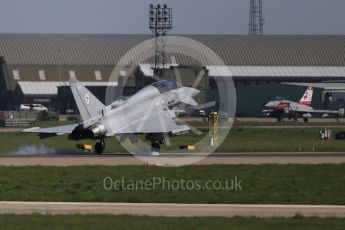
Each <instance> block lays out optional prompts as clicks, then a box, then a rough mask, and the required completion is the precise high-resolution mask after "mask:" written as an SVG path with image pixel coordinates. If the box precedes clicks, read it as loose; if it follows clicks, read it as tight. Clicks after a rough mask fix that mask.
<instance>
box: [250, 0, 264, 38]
mask: <svg viewBox="0 0 345 230" xmlns="http://www.w3.org/2000/svg"><path fill="white" fill-rule="evenodd" d="M263 33H264V18H263V17H262V0H250V7H249V35H262V34H263Z"/></svg>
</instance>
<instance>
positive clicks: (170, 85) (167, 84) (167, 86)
mask: <svg viewBox="0 0 345 230" xmlns="http://www.w3.org/2000/svg"><path fill="white" fill-rule="evenodd" d="M152 86H154V87H156V88H157V89H158V90H159V92H160V93H165V92H168V91H170V90H173V89H177V88H180V87H181V86H180V85H179V84H177V82H176V81H173V80H159V81H157V82H155V83H153V84H152Z"/></svg>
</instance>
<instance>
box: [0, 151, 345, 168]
mask: <svg viewBox="0 0 345 230" xmlns="http://www.w3.org/2000/svg"><path fill="white" fill-rule="evenodd" d="M193 154H195V156H196V157H200V154H198V153H193ZM193 154H192V155H193ZM181 156H183V155H179V154H168V155H166V156H163V155H161V156H146V157H141V159H144V160H143V161H141V160H140V159H138V158H136V157H135V156H132V155H129V154H120V155H116V154H114V155H103V156H98V155H29V156H27V155H1V156H0V165H2V166H34V165H42V166H82V165H104V166H117V165H153V164H154V163H152V162H157V161H156V160H157V157H165V158H176V157H181ZM342 163H345V153H233V154H231V153H230V154H226V153H223V154H222V153H220V154H211V155H209V156H207V157H206V158H204V159H202V160H201V161H199V162H197V163H195V164H196V165H212V164H227V165H239V164H251V165H261V164H342Z"/></svg>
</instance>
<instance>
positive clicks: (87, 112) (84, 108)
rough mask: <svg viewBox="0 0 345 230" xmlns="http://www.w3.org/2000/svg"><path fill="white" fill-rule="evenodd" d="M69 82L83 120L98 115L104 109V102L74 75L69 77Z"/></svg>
mask: <svg viewBox="0 0 345 230" xmlns="http://www.w3.org/2000/svg"><path fill="white" fill-rule="evenodd" d="M69 84H70V86H71V90H72V93H73V96H74V100H75V102H76V104H77V106H78V109H79V112H80V115H81V117H82V119H83V121H86V120H88V119H90V118H92V117H94V116H96V115H98V114H99V113H100V112H101V110H102V109H104V107H105V106H104V104H103V103H102V102H100V101H99V100H98V99H97V98H96V97H95V96H94V95H93V94H92V93H91V92H90V91H89V90H88V89H87V88H86V87H85V86H83V85H82V84H81V83H80V82H79V81H78V80H77V79H76V78H75V77H71V78H70V80H69Z"/></svg>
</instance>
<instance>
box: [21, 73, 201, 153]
mask: <svg viewBox="0 0 345 230" xmlns="http://www.w3.org/2000/svg"><path fill="white" fill-rule="evenodd" d="M69 84H70V87H71V90H72V93H73V96H74V99H75V101H76V104H77V107H78V109H79V112H80V115H81V119H82V122H81V123H79V124H72V125H64V126H56V127H50V128H39V127H33V128H29V129H25V130H23V131H22V132H24V133H38V135H39V137H40V138H48V137H53V136H58V135H63V134H68V139H69V140H75V141H78V140H83V139H96V140H99V142H97V143H96V144H95V148H94V150H95V152H96V153H97V154H102V153H103V151H104V149H105V138H107V137H112V136H114V135H119V137H120V138H119V139H120V142H121V141H123V140H124V139H125V138H126V137H129V138H130V140H131V141H132V142H136V141H137V137H136V135H137V134H141V133H142V134H145V138H146V139H147V140H149V141H150V142H151V147H152V149H154V150H158V151H159V149H160V144H163V142H164V139H165V137H166V136H173V135H179V134H184V133H187V132H189V130H190V127H188V126H187V125H179V124H177V123H176V122H175V121H174V117H175V114H174V110H173V109H171V108H172V107H173V106H175V105H177V104H179V103H185V104H189V105H192V106H196V105H197V102H196V101H195V100H194V99H193V97H194V96H195V95H197V94H198V93H199V90H197V89H194V88H190V87H183V86H179V85H178V84H177V82H175V81H171V80H160V81H157V82H155V83H153V84H151V85H148V86H146V87H145V88H143V89H141V90H140V91H139V92H137V93H136V94H134V95H133V96H131V97H129V98H128V99H126V100H118V101H114V102H113V103H112V104H110V105H108V106H105V105H104V104H103V103H102V102H100V101H99V100H98V99H97V98H96V97H95V96H94V95H93V94H92V93H91V92H90V91H89V90H88V89H87V88H86V87H85V86H83V85H82V83H80V82H79V81H78V80H77V79H76V78H71V79H70V81H69Z"/></svg>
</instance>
